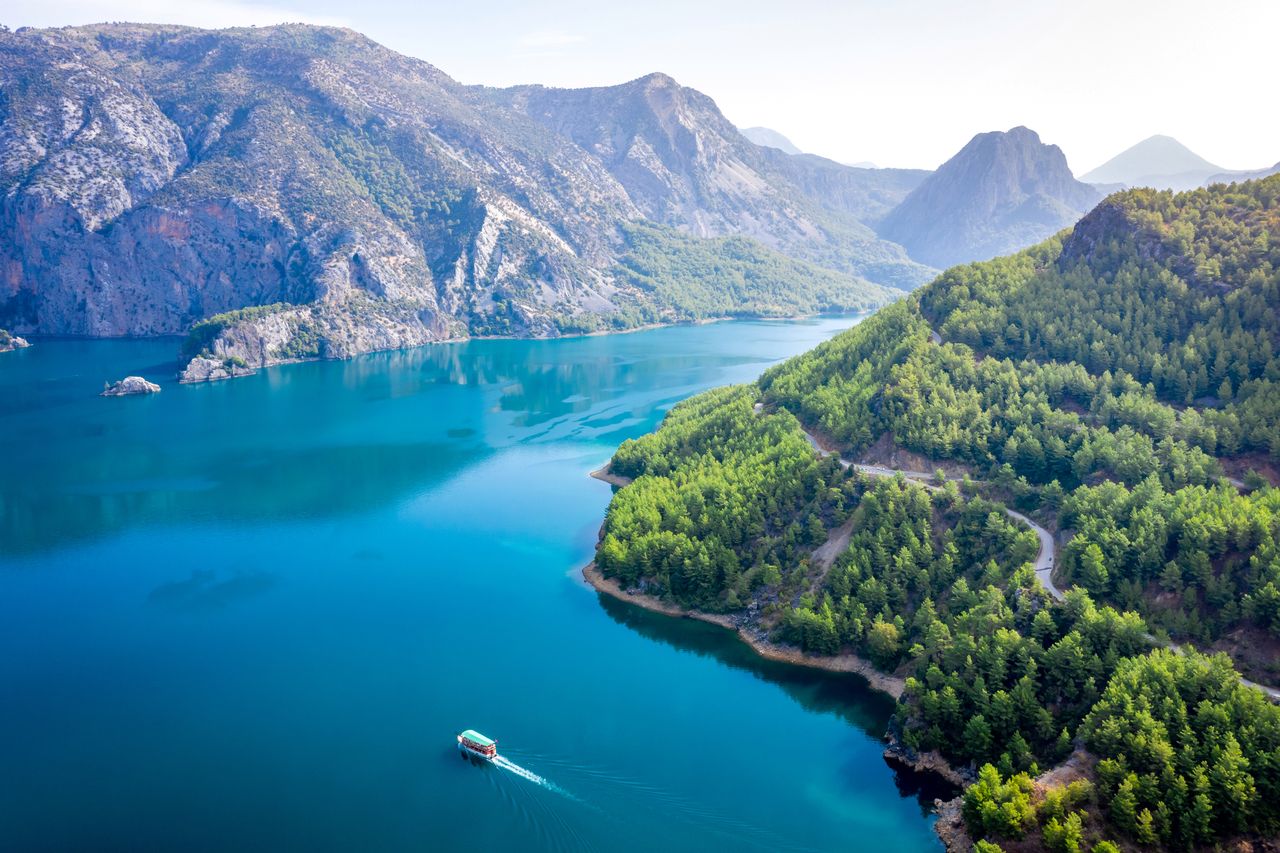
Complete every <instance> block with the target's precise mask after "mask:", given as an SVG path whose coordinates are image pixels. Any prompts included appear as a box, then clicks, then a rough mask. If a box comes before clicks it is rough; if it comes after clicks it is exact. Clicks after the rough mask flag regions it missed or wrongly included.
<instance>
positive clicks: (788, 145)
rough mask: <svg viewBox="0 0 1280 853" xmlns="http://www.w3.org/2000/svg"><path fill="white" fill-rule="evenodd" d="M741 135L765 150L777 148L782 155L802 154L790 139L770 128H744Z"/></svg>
mask: <svg viewBox="0 0 1280 853" xmlns="http://www.w3.org/2000/svg"><path fill="white" fill-rule="evenodd" d="M741 133H742V135H743V136H745V137H746V138H747V139H750V140H751V141H752V142H754V143H755V144H756V145H763V146H764V147H765V148H777V149H778V150H779V151H781V152H783V153H784V154H803V153H804V152H803V151H801V150H800V149H799V148H797V147H796V146H795V143H793V142H792V141H791V140H790V139H787V138H786V137H785V136H783V135H782V134H781V133H779V132H778V131H776V130H774V129H773V128H771V127H744V128H742V129H741Z"/></svg>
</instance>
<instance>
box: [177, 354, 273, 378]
mask: <svg viewBox="0 0 1280 853" xmlns="http://www.w3.org/2000/svg"><path fill="white" fill-rule="evenodd" d="M253 372H254V371H253V369H252V368H251V367H248V366H246V365H245V364H244V363H243V362H241V361H237V360H236V359H234V358H209V357H208V356H203V355H201V356H196V357H195V358H193V359H191V361H190V362H189V363H188V364H187V366H186V368H185V369H184V370H183V371H182V372H181V373H179V374H178V381H179V382H182V383H190V382H215V381H217V380H219V379H232V378H234V377H236V376H249V375H251V374H252V373H253Z"/></svg>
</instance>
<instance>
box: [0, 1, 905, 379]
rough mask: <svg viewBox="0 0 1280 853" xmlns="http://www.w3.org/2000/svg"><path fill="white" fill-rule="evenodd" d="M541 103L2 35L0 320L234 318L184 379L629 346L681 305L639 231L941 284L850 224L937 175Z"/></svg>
mask: <svg viewBox="0 0 1280 853" xmlns="http://www.w3.org/2000/svg"><path fill="white" fill-rule="evenodd" d="M540 91H542V94H539V93H538V92H534V91H529V92H527V91H525V90H503V91H499V90H492V89H485V88H483V87H471V86H463V85H461V84H459V83H457V82H455V81H454V80H452V79H450V78H449V77H448V76H447V75H445V74H443V73H442V72H440V71H439V70H438V69H436V68H434V67H432V66H430V65H428V64H427V63H425V62H420V61H417V60H413V59H409V58H407V57H404V56H401V55H399V54H396V53H394V52H392V51H390V50H387V49H386V48H383V47H381V46H380V45H377V44H375V43H374V42H372V41H370V40H368V39H366V38H364V37H363V36H360V35H359V34H357V33H354V32H351V31H349V30H341V29H334V28H322V27H312V26H305V25H292V24H290V25H281V26H277V27H262V28H247V29H227V30H218V31H208V30H199V29H193V28H188V27H177V26H156V25H135V24H101V25H94V26H88V27H67V28H61V29H56V30H33V29H27V28H24V29H21V30H18V31H16V32H9V31H7V30H6V31H0V325H3V326H5V327H7V328H11V329H13V330H15V331H16V332H40V333H46V334H73V335H87V336H115V335H160V334H180V333H183V332H187V331H188V330H191V329H192V328H193V326H196V327H198V326H199V324H201V323H202V322H203V321H207V320H211V319H213V318H218V317H222V318H224V320H223V321H219V323H218V324H217V329H214V330H211V329H208V328H206V329H205V331H206V332H211V334H208V335H202V336H201V337H200V339H199V341H198V343H199V344H200V346H199V347H198V348H197V349H196V350H195V351H194V352H189V353H187V354H186V358H187V359H188V360H189V359H199V360H198V361H196V362H193V363H192V364H191V365H190V367H189V368H188V369H187V370H185V371H184V374H183V376H184V380H185V381H196V379H198V378H200V377H203V378H221V377H223V376H224V375H226V376H230V375H239V374H240V373H242V372H243V371H245V370H251V369H253V368H256V367H261V366H265V365H267V364H274V363H278V362H280V361H289V360H298V359H303V358H341V357H346V356H349V355H353V354H356V353H361V352H368V351H370V350H374V349H386V348H393V347H400V346H409V345H415V344H421V343H426V342H430V341H439V340H450V339H456V338H460V337H466V336H471V335H523V336H542V335H555V334H560V333H562V332H563V331H564V330H566V329H569V330H574V331H583V330H589V329H595V328H602V327H605V328H624V327H627V326H630V325H636V324H638V323H643V322H646V321H647V320H649V319H651V318H653V317H655V316H661V317H666V316H668V315H669V314H670V313H671V302H670V301H667V302H664V301H663V300H664V299H668V297H665V296H662V295H660V294H656V293H655V291H654V290H653V289H652V288H648V287H644V286H642V285H641V284H637V283H636V282H635V280H634V279H633V278H632V277H630V276H629V274H628V273H627V271H626V268H624V264H623V263H622V262H623V260H624V259H625V257H626V256H627V253H628V252H629V251H631V249H632V247H631V246H630V245H629V242H628V236H627V235H628V233H629V232H628V231H627V227H628V225H629V224H630V223H635V222H638V221H640V220H643V219H645V218H651V219H655V220H657V221H658V222H659V223H660V224H662V225H664V226H667V227H670V228H678V229H682V230H685V231H687V232H689V233H693V234H696V235H702V234H707V235H730V234H732V235H747V236H751V237H754V238H756V239H757V240H758V241H759V242H762V243H766V244H768V245H771V246H773V247H774V248H776V249H778V250H779V251H782V252H784V253H786V254H789V255H790V256H791V257H794V258H803V259H805V260H808V261H810V262H812V263H814V264H817V265H819V266H823V267H826V268H827V269H829V270H835V271H836V272H837V273H839V274H840V275H843V276H845V277H846V278H847V281H848V284H847V288H848V291H849V293H850V294H852V295H851V296H850V297H849V298H847V299H844V300H843V301H844V302H846V303H848V304H853V303H855V302H857V301H858V300H857V298H856V296H857V295H858V293H861V294H863V295H865V294H868V293H874V294H877V296H875V297H874V298H880V297H882V296H883V293H884V292H883V290H882V289H881V288H878V287H874V288H870V289H869V286H868V284H867V280H871V281H875V282H880V283H884V284H888V285H890V286H892V287H897V288H908V287H912V286H914V285H915V284H918V283H921V282H922V281H923V280H924V279H925V278H926V277H927V275H928V271H927V270H926V269H925V268H923V267H921V266H920V265H918V264H915V263H914V262H912V261H910V260H908V259H907V258H906V256H905V254H904V253H903V251H902V249H901V248H900V247H897V246H894V245H892V244H889V243H886V242H885V241H883V240H880V239H879V238H877V237H876V235H875V234H874V233H873V232H871V231H870V229H869V228H867V227H866V226H865V225H863V224H862V223H861V222H859V221H858V220H857V217H858V216H862V215H870V214H866V213H865V211H871V210H875V211H880V210H882V209H884V208H885V207H886V206H887V205H888V204H889V203H890V202H891V201H893V200H896V199H897V198H900V197H901V196H902V195H904V194H905V193H906V192H907V191H908V190H909V189H910V186H912V185H913V182H914V181H916V180H918V177H919V176H916V175H907V174H905V173H904V174H903V175H898V176H896V177H895V176H893V175H891V174H890V172H889V171H888V170H885V171H883V172H880V173H875V174H874V175H872V174H871V173H870V172H869V170H857V169H848V168H846V167H842V166H839V165H838V164H832V163H830V162H829V161H820V158H811V159H805V158H787V156H786V155H784V154H782V153H781V152H777V151H772V150H770V149H763V148H760V147H759V146H755V145H753V144H752V143H750V142H748V141H747V140H746V139H745V138H743V137H742V136H741V135H740V134H738V132H737V130H736V129H735V128H734V127H733V126H732V125H731V124H729V123H728V122H727V121H726V120H725V119H724V116H723V115H721V114H720V112H719V110H718V109H717V108H716V107H715V104H714V103H713V102H712V101H711V100H710V99H709V98H707V97H705V96H703V95H701V94H700V93H697V92H694V91H693V90H691V89H686V88H683V87H680V86H678V85H677V84H675V82H674V81H672V80H670V78H666V77H662V76H660V75H659V76H653V77H650V78H645V79H644V80H642V81H636V82H635V83H631V84H624V85H623V86H618V87H610V88H609V89H607V90H585V94H582V93H575V94H572V95H569V96H567V95H565V94H564V93H557V92H554V91H552V90H540ZM579 108H581V109H582V110H586V111H587V112H586V114H585V118H582V121H583V122H584V124H582V125H581V126H579V125H577V124H573V123H569V122H566V121H559V120H556V119H555V118H554V114H562V113H563V110H565V109H568V110H569V111H570V112H573V111H574V110H578V109H579ZM557 111H560V112H559V113H557ZM548 112H549V113H552V114H553V115H552V117H551V118H548V116H547V115H545V114H544V113H548ZM588 127H597V128H603V129H601V130H599V131H598V132H596V133H594V134H592V133H588V132H587V128H588ZM819 161H820V162H819ZM815 164H816V165H815ZM670 251H676V250H675V249H671V250H670ZM858 276H862V278H859V277H858ZM807 286H808V280H807V279H806V278H805V277H803V276H802V277H799V278H798V279H797V280H796V281H795V287H796V288H797V289H798V290H803V289H804V288H806V287H807ZM881 301H885V300H884V299H881ZM266 306H272V307H273V309H274V308H275V307H279V310H270V311H256V312H251V313H245V309H250V308H252V309H257V308H263V307H266ZM779 311H780V313H787V306H785V305H784V306H779ZM790 313H796V312H795V311H794V310H793V311H791V312H790ZM685 319H694V317H686V318H685Z"/></svg>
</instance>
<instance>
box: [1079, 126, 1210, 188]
mask: <svg viewBox="0 0 1280 853" xmlns="http://www.w3.org/2000/svg"><path fill="white" fill-rule="evenodd" d="M1223 171H1225V170H1224V169H1223V168H1222V167H1221V166H1215V165H1214V164H1213V163H1210V162H1209V161H1208V160H1206V159H1204V158H1203V157H1201V156H1200V155H1199V154H1196V153H1195V152H1194V151H1192V150H1191V149H1189V148H1187V147H1186V146H1185V145H1183V144H1182V143H1181V142H1179V141H1178V140H1176V139H1174V138H1173V137H1172V136H1159V135H1157V136H1152V137H1149V138H1147V139H1144V140H1142V141H1141V142H1139V143H1138V144H1137V145H1134V146H1132V147H1130V148H1126V149H1125V150H1124V151H1121V152H1120V153H1119V154H1117V155H1116V156H1115V157H1112V158H1111V159H1110V160H1108V161H1107V162H1105V163H1103V164H1102V165H1101V166H1099V167H1098V168H1096V169H1094V170H1093V171H1091V172H1088V173H1086V174H1084V175H1082V176H1081V177H1080V180H1082V181H1085V182H1087V183H1090V184H1120V185H1122V186H1126V187H1155V188H1156V189H1165V190H1189V189H1194V188H1196V187H1198V186H1200V185H1201V184H1203V183H1204V181H1205V179H1206V178H1208V177H1209V176H1210V175H1215V174H1218V173H1219V172H1223Z"/></svg>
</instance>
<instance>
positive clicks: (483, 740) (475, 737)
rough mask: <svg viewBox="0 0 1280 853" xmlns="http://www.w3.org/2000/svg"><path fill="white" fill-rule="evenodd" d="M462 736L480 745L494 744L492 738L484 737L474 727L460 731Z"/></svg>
mask: <svg viewBox="0 0 1280 853" xmlns="http://www.w3.org/2000/svg"><path fill="white" fill-rule="evenodd" d="M462 736H463V737H464V738H466V739H467V740H469V741H471V742H472V743H478V744H480V745H481V746H493V744H494V741H493V739H492V738H487V737H485V736H484V735H482V734H480V733H479V732H478V731H476V730H475V729H467V730H466V731H465V732H463V733H462Z"/></svg>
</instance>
